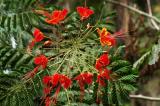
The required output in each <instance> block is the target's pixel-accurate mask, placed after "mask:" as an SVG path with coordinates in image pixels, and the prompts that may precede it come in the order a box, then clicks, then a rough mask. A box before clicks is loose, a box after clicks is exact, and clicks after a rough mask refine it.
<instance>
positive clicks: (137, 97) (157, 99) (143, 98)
mask: <svg viewBox="0 0 160 106" xmlns="http://www.w3.org/2000/svg"><path fill="white" fill-rule="evenodd" d="M129 97H130V98H131V99H142V100H148V101H160V98H157V97H149V96H143V95H141V94H139V95H129Z"/></svg>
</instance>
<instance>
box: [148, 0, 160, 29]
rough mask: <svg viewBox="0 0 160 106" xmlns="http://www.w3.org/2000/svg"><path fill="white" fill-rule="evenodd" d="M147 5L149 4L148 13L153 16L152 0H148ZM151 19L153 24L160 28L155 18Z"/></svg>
mask: <svg viewBox="0 0 160 106" xmlns="http://www.w3.org/2000/svg"><path fill="white" fill-rule="evenodd" d="M147 6H148V13H149V15H151V16H152V9H151V2H150V0H147ZM150 20H151V23H152V24H153V26H154V27H155V28H156V29H157V30H160V28H159V26H158V25H157V23H156V22H155V21H154V20H153V19H150Z"/></svg>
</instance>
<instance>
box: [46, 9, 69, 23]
mask: <svg viewBox="0 0 160 106" xmlns="http://www.w3.org/2000/svg"><path fill="white" fill-rule="evenodd" d="M67 13H68V10H67V9H63V10H62V11H60V10H55V11H53V12H52V14H47V15H45V16H47V19H46V22H47V23H49V24H58V23H59V22H60V21H62V20H64V18H65V17H66V16H67Z"/></svg>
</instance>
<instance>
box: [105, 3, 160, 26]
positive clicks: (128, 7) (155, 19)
mask: <svg viewBox="0 0 160 106" xmlns="http://www.w3.org/2000/svg"><path fill="white" fill-rule="evenodd" d="M105 1H106V2H108V3H112V4H117V5H120V6H122V7H125V8H127V9H129V10H132V11H134V12H136V13H139V14H141V15H143V16H146V17H148V18H151V19H153V20H154V21H155V22H157V23H159V24H160V20H159V19H158V18H157V17H155V16H152V15H150V14H148V13H146V12H143V11H141V10H138V9H136V8H134V7H131V6H129V5H126V4H123V3H120V2H117V1H115V0H105Z"/></svg>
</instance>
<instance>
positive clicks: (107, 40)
mask: <svg viewBox="0 0 160 106" xmlns="http://www.w3.org/2000/svg"><path fill="white" fill-rule="evenodd" d="M97 32H98V34H99V36H100V43H101V45H102V46H105V45H108V46H113V45H115V44H116V40H115V38H114V37H113V36H111V33H110V32H108V31H107V29H106V28H103V29H102V31H101V30H100V29H99V28H98V29H97Z"/></svg>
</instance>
